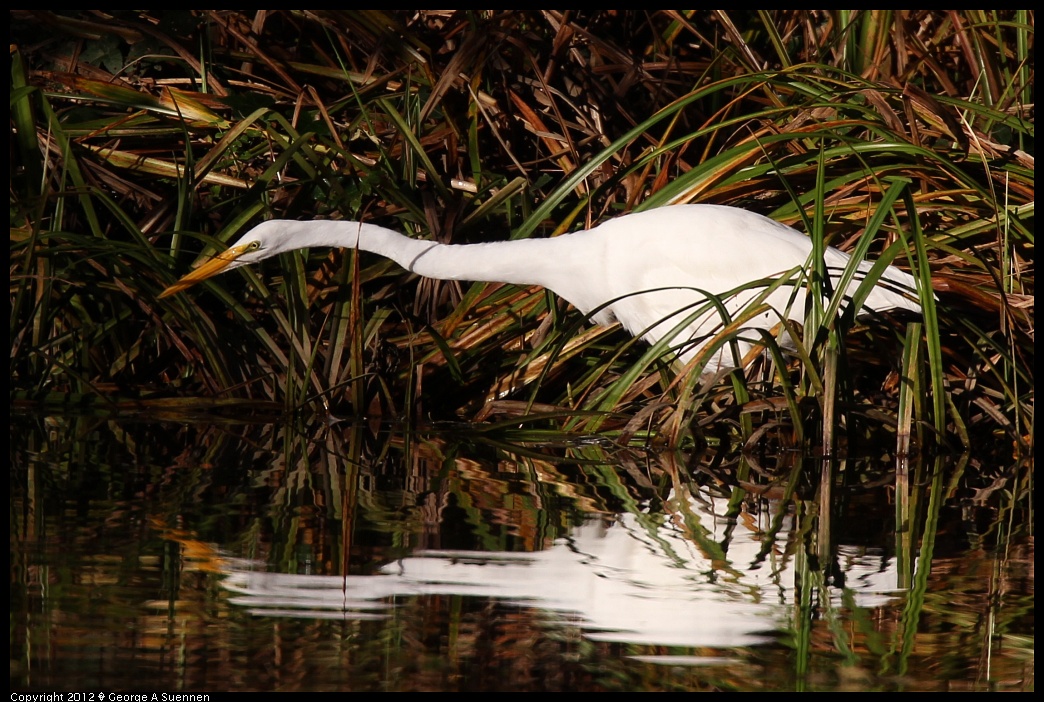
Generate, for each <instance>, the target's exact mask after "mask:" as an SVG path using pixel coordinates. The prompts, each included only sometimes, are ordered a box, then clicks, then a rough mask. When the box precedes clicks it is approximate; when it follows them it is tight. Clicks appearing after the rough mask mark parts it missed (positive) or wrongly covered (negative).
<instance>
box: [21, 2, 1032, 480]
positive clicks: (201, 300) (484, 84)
mask: <svg viewBox="0 0 1044 702" xmlns="http://www.w3.org/2000/svg"><path fill="white" fill-rule="evenodd" d="M10 18H11V21H12V30H11V32H12V44H13V49H12V62H11V70H12V84H11V113H10V124H11V134H10V139H11V141H10V146H11V150H12V163H11V167H10V173H11V218H12V221H11V262H10V269H11V283H10V301H11V333H10V338H11V378H12V403H13V406H14V407H16V408H39V407H47V408H52V409H55V408H63V407H65V408H69V407H80V408H83V407H89V408H94V409H101V410H119V411H133V412H140V411H150V412H162V413H168V414H175V415H176V414H177V413H185V414H190V413H193V412H203V411H214V412H226V413H233V414H236V415H238V416H245V415H248V414H252V413H259V414H266V413H267V414H280V413H286V412H293V413H300V412H302V411H303V412H311V411H317V412H320V413H332V414H333V415H336V416H340V417H353V418H360V417H365V418H368V419H370V420H377V419H380V420H387V421H394V422H399V423H405V424H406V425H408V426H409V425H417V426H420V425H431V424H438V423H440V422H461V421H464V422H472V423H477V424H478V425H479V426H480V427H482V428H483V430H484V431H486V432H490V433H492V432H495V431H497V430H498V429H503V430H505V431H513V432H516V433H517V432H525V431H532V432H534V434H533V436H538V435H540V432H555V433H565V434H568V435H574V436H575V435H592V434H598V435H601V436H604V437H607V438H609V439H612V440H613V441H616V442H619V443H622V444H628V443H631V444H633V443H639V444H650V443H651V444H661V445H680V444H684V443H686V442H690V441H695V442H696V443H708V442H709V443H711V444H713V445H716V446H720V447H722V448H728V447H732V448H745V449H748V450H749V449H752V448H759V447H760V448H761V449H765V447H778V448H797V449H802V450H806V449H807V450H813V451H819V452H823V451H831V450H837V451H854V452H881V451H886V452H898V453H903V452H905V451H906V450H907V448H908V447H910V448H911V449H912V450H920V449H928V448H931V449H933V450H935V449H939V448H943V449H948V450H952V451H962V450H968V449H973V448H974V449H976V450H983V451H985V452H987V453H990V454H995V455H996V456H998V457H1000V458H1006V459H1007V460H1010V459H1011V458H1012V457H1013V456H1023V457H1025V456H1030V455H1032V441H1033V440H1032V436H1033V407H1034V396H1035V395H1034V385H1033V382H1034V381H1033V334H1034V325H1033V318H1034V317H1033V312H1034V309H1033V289H1034V275H1035V271H1034V265H1033V259H1034V250H1033V245H1034V244H1033V239H1034V237H1033V214H1034V212H1033V209H1034V196H1033V192H1034V191H1033V180H1034V177H1033V151H1034V147H1033V133H1034V125H1033V103H1034V98H1033V85H1034V81H1033V71H1034V62H1033V55H1034V54H1033V37H1034V24H1033V22H1034V19H1033V13H1032V12H1029V11H992V12H990V11H974V10H969V11H953V12H933V11H907V12H894V13H893V12H880V13H879V12H874V13H858V12H847V11H831V12H810V11H764V12H757V13H755V12H743V13H732V12H690V13H679V12H675V11H658V12H637V11H593V12H585V13H578V14H573V13H570V12H561V11H532V12H515V11H503V12H501V11H496V12H494V11H488V12H472V11H389V12H379V11H357V12H356V11H338V12H310V11H300V12H291V11H274V12H254V13H247V12H244V11H192V12H190V11H174V12H168V13H162V12H153V11H119V12H107V11H80V12H72V13H67V14H57V13H51V12H33V11H24V10H19V11H12V13H11V14H10ZM680 202H704V203H717V204H727V205H734V206H738V207H743V208H746V209H749V210H752V211H755V212H759V213H761V214H765V215H768V216H771V217H773V218H774V219H777V220H780V221H782V222H785V223H787V224H789V225H791V226H794V227H795V228H797V229H799V230H801V231H804V232H808V233H809V234H810V235H811V236H812V237H813V238H814V239H815V240H817V242H819V243H820V244H823V243H826V244H829V245H832V246H837V247H838V248H841V249H842V250H845V251H849V252H851V251H857V252H865V253H866V254H867V255H868V256H869V257H871V258H873V257H877V256H880V255H881V254H882V252H884V251H886V250H889V247H897V248H896V249H895V250H897V251H898V254H897V255H896V257H895V263H896V264H897V265H899V266H900V267H901V268H903V269H905V270H909V271H910V272H911V273H912V274H913V275H914V276H915V277H917V278H918V279H919V280H920V281H921V282H922V284H924V285H926V286H928V285H930V286H931V288H932V289H933V290H934V293H935V296H936V298H937V299H936V301H934V302H933V303H931V302H930V303H929V304H926V306H925V307H926V310H925V315H924V317H923V319H917V320H913V321H910V320H907V319H902V318H899V319H885V320H882V321H881V322H880V323H875V324H871V325H864V324H857V325H854V326H853V327H852V328H848V329H845V328H842V327H841V326H839V325H837V324H835V323H833V321H832V320H828V321H827V322H819V323H816V322H815V321H814V320H811V319H810V321H812V325H811V326H810V325H809V324H806V325H805V329H804V332H803V334H801V333H798V334H797V338H799V339H802V340H803V343H802V345H801V347H800V349H799V352H798V354H797V355H796V357H795V358H790V359H786V360H785V359H783V357H782V356H781V355H779V354H778V353H770V354H766V355H764V356H762V357H761V358H759V359H755V360H754V361H753V362H752V363H751V364H750V365H749V366H748V367H747V369H746V371H745V372H733V373H729V374H722V375H721V376H720V377H717V378H712V379H707V378H701V377H700V375H699V373H698V372H693V373H688V374H681V375H677V376H676V375H675V373H674V372H673V371H672V370H671V369H670V368H669V367H668V366H667V365H666V364H665V363H664V362H663V361H662V360H661V359H660V356H661V355H662V350H659V351H658V350H656V349H649V348H648V347H646V346H644V345H642V344H641V343H640V342H634V341H632V340H631V339H629V337H628V336H627V335H626V334H625V333H623V332H622V331H620V330H619V329H615V330H614V329H604V328H598V327H592V326H591V325H590V324H587V323H586V320H584V319H583V318H582V316H581V315H579V314H578V313H577V312H576V311H575V310H572V309H570V308H569V307H568V306H566V305H564V304H563V303H561V302H560V301H558V300H557V299H555V298H554V296H553V295H551V294H550V293H547V292H546V291H544V290H542V289H538V288H532V289H521V288H517V287H513V286H505V285H492V284H469V283H452V282H440V281H431V280H424V279H419V278H417V277H416V276H413V275H411V274H409V273H407V272H405V271H403V270H402V269H401V268H399V267H398V266H396V265H395V264H393V263H391V262H390V261H387V260H384V259H382V258H380V257H378V256H373V255H370V254H365V253H364V254H359V253H357V252H354V251H344V250H337V251H329V250H314V251H309V252H295V253H292V254H286V255H283V256H281V257H280V258H279V259H278V260H273V261H269V262H266V264H265V265H263V266H260V267H257V268H246V269H243V270H242V272H241V273H239V272H237V273H234V274H229V275H226V276H222V277H219V278H216V279H214V280H212V281H208V282H207V283H205V284H203V285H201V286H199V287H197V288H195V289H193V290H192V291H189V293H186V294H180V295H177V296H174V297H171V298H168V299H164V300H157V296H158V294H159V293H160V292H161V291H162V290H163V289H164V288H165V287H167V286H168V285H169V284H170V283H172V282H173V281H174V280H175V279H177V278H178V277H179V276H180V275H182V274H183V273H185V272H186V271H187V270H189V268H190V266H191V265H192V263H193V261H194V260H196V259H197V258H198V257H199V256H200V255H201V254H204V253H206V252H208V251H213V250H215V249H220V248H222V247H223V244H227V243H228V242H229V241H230V240H232V239H234V238H236V237H237V236H238V235H240V234H241V233H242V232H244V231H245V230H246V229H247V228H249V227H250V226H252V225H253V224H256V223H257V222H259V221H261V220H262V219H266V218H285V219H311V218H335V219H353V220H356V219H360V220H365V221H372V222H374V223H378V224H381V225H384V226H388V227H392V228H395V229H398V230H399V231H403V232H404V233H407V234H409V235H410V236H414V237H418V238H432V239H435V240H438V241H441V242H452V243H470V242H480V241H496V240H502V239H506V238H509V237H515V238H519V237H529V236H539V237H544V236H552V235H555V234H558V233H562V232H568V231H573V230H576V229H579V228H586V227H589V226H592V225H593V224H597V223H599V222H602V221H605V220H606V219H607V218H609V217H611V216H613V215H614V214H619V213H623V212H627V211H631V210H634V209H644V208H650V207H656V206H664V205H669V204H675V203H680ZM636 245H640V244H636ZM777 351H778V349H777ZM781 362H782V363H781ZM782 364H785V367H783V370H780V368H781V367H782ZM987 447H991V448H987Z"/></svg>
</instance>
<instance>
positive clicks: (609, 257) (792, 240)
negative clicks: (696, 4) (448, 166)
mask: <svg viewBox="0 0 1044 702" xmlns="http://www.w3.org/2000/svg"><path fill="white" fill-rule="evenodd" d="M312 246H330V247H344V248H358V249H362V250H363V251H369V252H372V253H376V254H380V255H382V256H387V257H388V258H390V259H392V260H394V261H395V262H396V263H398V264H399V265H400V266H402V267H403V268H405V269H407V270H409V271H412V272H414V273H417V274H419V275H423V276H426V277H428V278H436V279H440V280H471V281H479V282H497V283H512V284H515V285H541V286H543V287H545V288H548V289H550V290H551V291H553V292H554V293H556V294H557V295H559V296H561V297H563V298H565V299H566V300H567V301H568V302H570V303H571V304H572V305H573V306H574V307H576V308H577V309H578V310H580V311H581V312H582V313H584V314H590V313H591V312H594V315H593V316H592V319H593V320H594V321H595V323H597V324H604V325H608V324H611V323H612V322H614V321H619V322H620V324H621V325H623V327H624V329H626V330H627V331H628V332H630V333H631V334H632V335H635V336H637V335H641V336H642V338H644V339H645V340H646V341H647V342H649V343H651V344H655V343H656V342H658V341H660V340H661V339H662V338H664V337H665V336H670V337H671V340H670V343H671V345H672V347H674V350H675V352H676V353H677V356H678V360H679V361H681V362H682V363H688V362H689V361H691V360H692V359H693V358H695V357H696V356H697V355H698V354H699V352H700V350H701V349H702V348H703V347H704V346H705V345H707V344H708V343H710V341H711V340H712V339H713V337H714V335H715V334H717V333H718V332H719V331H720V330H721V329H722V328H723V324H722V315H721V313H720V311H719V310H718V309H717V308H716V307H714V305H711V304H708V302H707V298H706V296H705V293H710V294H712V295H715V296H722V297H721V298H720V299H721V301H722V302H723V303H724V305H725V307H726V309H727V310H728V313H729V316H730V319H731V317H732V316H734V315H736V314H738V313H740V312H742V311H743V310H744V308H745V307H746V306H747V305H749V304H750V303H751V302H752V301H753V300H757V301H758V303H759V304H760V303H762V302H764V303H767V305H768V306H769V308H767V309H765V310H762V311H761V312H759V313H758V314H757V315H756V316H754V317H753V318H751V319H749V320H748V321H746V322H745V323H744V324H743V328H747V329H757V328H761V329H770V328H772V327H773V326H775V325H776V324H777V323H778V322H779V321H780V319H781V318H784V317H786V318H789V319H792V320H796V321H803V317H804V311H805V306H804V294H805V293H804V289H803V286H802V285H801V283H802V282H803V279H802V278H801V277H800V276H795V275H794V272H795V271H800V270H808V268H809V266H810V263H811V262H810V254H811V252H812V243H811V240H810V239H809V238H808V237H806V236H804V235H803V234H801V233H799V232H797V231H795V230H794V229H791V228H790V227H788V226H786V225H784V224H781V223H779V222H776V221H775V220H772V219H769V218H768V217H763V216H762V215H759V214H755V213H753V212H748V211H746V210H741V209H738V208H735V207H726V206H722V205H675V206H671V207H662V208H659V209H653V210H647V211H644V212H637V213H631V214H627V215H623V216H621V217H617V218H615V219H611V220H608V221H606V222H605V223H603V224H600V225H598V226H596V227H593V228H591V229H588V230H585V231H579V232H574V233H572V234H565V235H562V236H558V237H554V238H550V239H521V240H513V241H499V242H493V243H486V244H464V245H445V244H438V243H435V242H432V241H422V240H417V239H411V238H409V237H407V236H404V235H403V234H400V233H398V232H396V231H393V230H391V229H386V228H384V227H379V226H376V225H373V224H367V223H365V222H351V221H306V222H297V221H290V220H270V221H268V222H264V223H262V224H259V225H258V226H256V227H254V228H253V229H251V230H250V231H249V232H247V233H246V234H245V235H243V237H242V238H240V239H239V241H237V242H236V243H235V244H233V245H232V246H231V247H229V248H228V250H226V251H224V252H223V253H219V254H217V255H216V256H214V258H212V259H211V260H210V261H208V262H206V263H204V264H203V265H201V266H200V267H199V268H196V269H195V270H194V271H192V272H191V273H189V274H188V275H186V276H184V277H183V278H181V279H180V280H179V281H178V282H176V283H174V284H173V285H171V286H170V287H169V288H167V289H166V290H164V291H163V293H162V294H161V295H160V297H166V296H168V295H173V294H174V293H176V292H179V291H181V290H184V289H185V288H188V287H189V286H191V285H194V284H195V283H198V282H199V281H201V280H205V279H207V278H209V277H211V276H213V275H216V274H218V273H222V272H224V271H227V270H231V269H233V268H238V267H239V266H244V265H248V264H251V263H256V262H258V261H260V260H262V259H265V258H268V257H270V256H275V255H276V254H279V253H284V252H286V251H291V250H293V249H301V248H306V247H312ZM824 260H825V263H826V266H827V269H828V270H829V271H830V272H831V276H832V278H833V280H834V285H835V287H836V285H837V281H838V277H839V275H840V272H841V271H842V270H843V269H844V268H845V266H846V265H847V264H848V262H849V256H848V255H847V254H845V253H842V252H841V251H839V250H837V249H835V248H827V249H826V250H825V252H824ZM870 267H871V264H870V262H867V261H863V262H860V263H859V264H858V268H857V272H858V274H857V275H856V276H855V279H854V280H853V282H852V283H851V284H850V286H849V288H848V290H847V291H846V293H847V294H848V295H851V294H854V292H855V290H856V288H857V286H858V284H859V282H860V279H861V278H862V277H864V276H865V275H866V273H867V272H868V271H869V270H870ZM788 275H789V276H790V278H791V279H792V280H793V281H794V282H792V283H789V284H784V285H780V286H779V287H777V288H776V289H775V290H772V291H771V292H770V293H768V294H767V295H766V291H767V290H768V288H767V287H766V286H767V285H769V282H762V283H760V284H758V285H754V286H751V287H747V288H746V289H743V286H745V285H747V284H750V283H754V282H756V281H763V280H764V281H770V280H771V279H774V278H775V279H778V278H779V277H780V276H788ZM915 290H916V284H915V282H914V279H913V277H912V276H910V275H909V274H907V273H905V272H903V271H901V270H899V269H898V268H895V267H892V266H889V267H887V268H886V269H885V270H884V273H883V275H882V276H881V277H880V279H879V280H878V282H877V284H876V285H875V286H874V287H873V289H872V290H871V291H870V293H869V295H868V296H867V298H866V300H865V302H864V303H863V307H862V309H861V310H860V314H868V313H875V312H882V311H885V310H890V309H906V310H912V311H914V312H920V310H921V307H920V305H919V304H918V302H917V296H916V293H915ZM759 298H761V299H759ZM742 336H743V337H744V338H738V339H737V341H738V344H739V352H740V355H741V357H742V356H743V355H745V354H746V352H747V351H749V350H750V348H751V347H752V345H753V344H754V343H756V342H757V340H758V339H759V338H760V336H759V334H758V333H757V332H753V333H750V332H747V333H745V334H743V335H742ZM727 348H728V347H722V348H721V349H719V350H717V351H716V352H715V353H713V354H711V355H710V357H709V358H708V359H706V365H705V366H704V372H705V373H714V372H717V371H718V370H719V369H721V368H726V367H732V366H734V365H735V363H734V361H733V358H734V357H733V355H732V353H731V352H728V351H727Z"/></svg>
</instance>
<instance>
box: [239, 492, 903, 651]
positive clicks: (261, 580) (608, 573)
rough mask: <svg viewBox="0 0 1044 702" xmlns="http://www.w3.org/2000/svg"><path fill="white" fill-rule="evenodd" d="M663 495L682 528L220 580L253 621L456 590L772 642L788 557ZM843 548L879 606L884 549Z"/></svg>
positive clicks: (703, 509) (784, 601)
mask: <svg viewBox="0 0 1044 702" xmlns="http://www.w3.org/2000/svg"><path fill="white" fill-rule="evenodd" d="M669 502H671V503H673V504H675V506H676V509H677V512H676V515H677V516H678V517H679V519H678V522H679V523H676V522H675V520H674V519H671V518H666V517H665V516H664V515H657V516H653V515H648V514H641V515H633V514H624V515H620V516H619V517H617V518H616V519H614V520H612V521H610V522H606V521H605V520H591V521H589V522H588V523H586V524H583V525H581V526H579V527H577V528H575V529H574V530H573V531H572V533H571V535H570V536H569V537H568V538H562V539H559V540H558V541H556V542H555V543H554V544H553V545H552V546H551V547H550V548H548V549H546V550H543V551H538V552H534V553H512V552H478V551H420V552H417V553H415V554H414V555H412V556H410V557H406V558H402V559H400V560H398V561H396V562H394V563H391V564H389V565H386V566H385V567H383V568H382V569H381V572H380V573H379V574H375V575H365V576H348V577H344V578H342V577H337V576H314V575H294V574H283V573H267V572H257V571H251V570H246V569H244V566H246V565H248V564H242V563H241V564H239V567H238V568H236V567H233V568H231V569H230V570H229V572H228V576H227V578H226V579H225V580H224V583H223V584H224V586H225V587H227V588H228V589H229V590H231V591H232V592H234V593H236V596H235V597H233V598H232V599H231V602H232V603H233V604H235V605H237V606H241V607H245V608H247V609H248V610H249V611H250V612H251V613H252V614H254V615H257V616H278V617H303V618H309V617H323V616H326V617H329V616H342V615H343V616H345V617H348V618H357V617H373V616H379V615H376V614H375V612H380V611H381V610H384V609H387V608H391V607H393V606H394V604H393V602H394V600H395V599H396V598H402V597H411V596H419V595H461V596H470V597H489V598H498V599H502V600H505V601H507V602H509V603H512V604H517V605H520V606H528V607H539V608H541V609H544V610H548V611H553V612H556V613H559V614H561V615H563V616H564V617H566V618H567V619H568V620H569V621H570V622H571V623H572V624H573V625H575V626H579V627H581V628H582V629H583V630H584V632H585V635H586V636H587V637H588V638H590V639H592V640H599V641H612V642H619V643H632V644H648V645H653V646H689V647H714V648H719V649H731V648H737V647H746V646H753V645H757V644H763V643H768V642H770V641H773V640H774V639H775V638H776V636H777V632H779V631H782V630H784V629H786V628H787V624H788V619H789V617H790V610H791V607H792V606H793V604H794V592H793V587H794V583H795V572H794V562H793V558H792V556H790V555H788V554H786V553H782V552H780V550H779V549H778V548H770V549H769V554H768V555H767V556H766V554H765V553H764V552H765V543H764V541H763V537H764V534H763V532H760V531H757V530H753V529H749V528H740V529H738V530H736V531H733V532H732V533H731V534H729V533H727V532H728V531H729V526H730V523H729V520H727V519H723V518H722V517H721V516H720V515H716V514H714V513H713V512H712V511H711V508H712V506H713V504H714V501H712V500H708V501H697V500H694V499H687V500H684V507H683V508H682V507H678V503H679V502H681V501H680V500H679V499H678V498H676V497H673V496H672V497H671V499H670V500H669ZM682 515H684V519H682V518H681V516H682ZM693 520H695V521H697V522H698V523H700V524H706V525H709V527H710V529H711V530H712V532H713V533H708V534H707V535H706V538H709V539H712V540H714V541H716V542H719V543H723V544H727V549H728V550H727V553H725V554H724V558H723V559H714V558H710V557H708V556H707V554H705V553H703V552H701V551H700V549H699V548H698V547H697V545H696V543H694V542H693V541H692V540H691V539H689V538H688V537H687V534H686V528H691V526H692V524H693ZM786 531H788V532H789V528H787V529H786ZM845 551H847V553H844V554H843V555H844V564H845V565H844V567H845V568H846V571H847V574H848V576H849V577H848V580H849V582H851V583H854V584H855V587H854V588H850V594H852V595H853V596H854V597H855V602H856V604H857V606H860V607H872V606H876V605H880V604H883V603H885V602H886V601H887V600H888V598H889V596H890V595H889V593H894V592H895V578H896V575H895V570H894V566H893V565H890V564H889V563H887V562H886V561H885V559H884V558H883V557H882V556H880V555H878V556H870V555H869V554H866V553H856V552H855V551H854V550H853V549H845ZM262 567H263V564H262ZM838 594H839V593H838ZM652 658H654V657H651V656H649V657H647V659H652ZM672 660H674V658H672Z"/></svg>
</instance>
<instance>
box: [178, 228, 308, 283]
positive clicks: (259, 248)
mask: <svg viewBox="0 0 1044 702" xmlns="http://www.w3.org/2000/svg"><path fill="white" fill-rule="evenodd" d="M288 224H292V223H289V222H286V221H283V220H275V219H274V220H269V221H268V222H262V223H261V224H259V225H257V226H256V227H254V228H253V229H251V230H250V231H249V232H247V233H246V234H244V235H243V236H242V237H240V238H239V241H237V242H236V243H234V244H232V245H231V246H229V247H228V248H227V249H225V250H224V251H222V252H221V253H218V254H214V256H213V257H212V258H210V259H209V260H207V261H204V262H203V263H201V264H200V265H199V266H197V267H196V268H195V269H193V270H192V272H190V273H188V274H186V275H185V276H183V277H182V278H181V279H180V280H178V282H176V283H174V284H173V285H171V286H170V287H168V288H167V289H166V290H164V291H163V292H161V293H160V295H159V296H160V297H161V298H162V297H167V296H169V295H173V294H174V293H179V292H181V291H182V290H185V289H186V288H190V287H192V286H193V285H195V284H196V283H199V282H201V281H204V280H206V279H207V278H212V277H213V276H215V275H218V274H219V273H224V272H225V271H230V270H232V269H233V268H239V267H240V266H248V265H250V264H251V263H257V262H258V261H261V260H263V259H266V258H269V257H270V256H275V255H276V254H279V253H283V252H284V251H290V250H292V249H295V248H299V246H300V245H299V244H298V245H294V243H293V237H292V236H289V232H288V231H287V229H288V226H287V225H288Z"/></svg>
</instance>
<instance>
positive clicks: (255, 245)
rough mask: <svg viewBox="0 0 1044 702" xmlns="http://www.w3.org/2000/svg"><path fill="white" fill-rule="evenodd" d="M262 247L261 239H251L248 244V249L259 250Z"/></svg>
mask: <svg viewBox="0 0 1044 702" xmlns="http://www.w3.org/2000/svg"><path fill="white" fill-rule="evenodd" d="M260 248H261V242H260V241H251V242H250V243H249V244H247V251H257V250H258V249H260Z"/></svg>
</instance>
